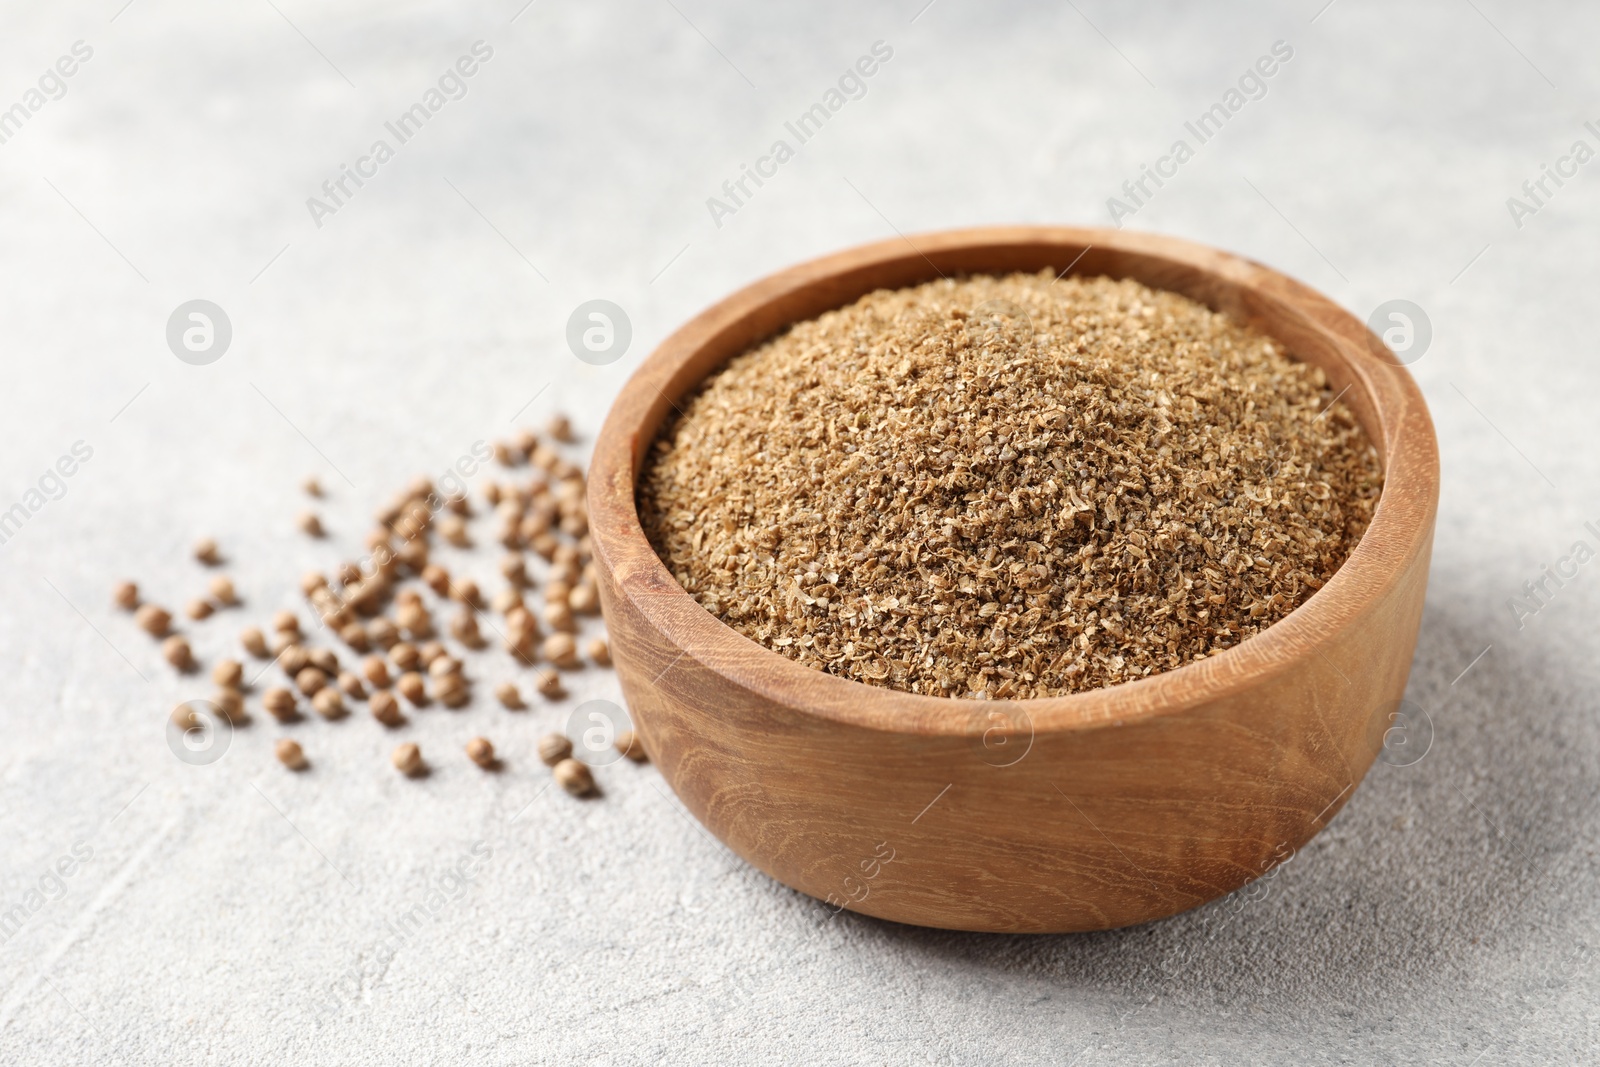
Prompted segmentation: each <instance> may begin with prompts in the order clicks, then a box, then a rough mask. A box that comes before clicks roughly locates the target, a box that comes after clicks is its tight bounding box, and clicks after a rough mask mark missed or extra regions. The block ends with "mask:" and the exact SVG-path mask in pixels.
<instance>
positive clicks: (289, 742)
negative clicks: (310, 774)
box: [272, 737, 306, 771]
mask: <svg viewBox="0 0 1600 1067" xmlns="http://www.w3.org/2000/svg"><path fill="white" fill-rule="evenodd" d="M272 750H273V751H274V752H275V753H277V755H278V762H279V763H282V764H283V765H284V766H285V767H287V768H289V769H290V770H291V771H302V770H305V768H306V754H305V752H304V751H303V750H302V749H301V748H300V742H298V741H296V740H295V739H294V738H292V737H280V738H278V743H277V744H276V745H274V746H273V748H272Z"/></svg>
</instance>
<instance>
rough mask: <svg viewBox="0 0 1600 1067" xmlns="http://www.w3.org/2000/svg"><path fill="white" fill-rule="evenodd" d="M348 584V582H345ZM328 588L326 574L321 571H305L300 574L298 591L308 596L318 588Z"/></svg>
mask: <svg viewBox="0 0 1600 1067" xmlns="http://www.w3.org/2000/svg"><path fill="white" fill-rule="evenodd" d="M345 584H346V585H349V584H350V583H349V582H346V583H345ZM326 588H328V576H327V575H325V574H323V573H322V572H321V571H306V572H305V573H304V574H302V575H301V576H300V592H302V593H304V594H305V595H306V596H310V595H311V594H312V593H315V592H316V591H317V590H318V589H326Z"/></svg>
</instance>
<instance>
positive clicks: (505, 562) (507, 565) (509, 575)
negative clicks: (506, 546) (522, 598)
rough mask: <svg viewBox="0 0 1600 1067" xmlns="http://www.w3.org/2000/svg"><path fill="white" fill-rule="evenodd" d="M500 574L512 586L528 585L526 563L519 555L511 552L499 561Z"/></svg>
mask: <svg viewBox="0 0 1600 1067" xmlns="http://www.w3.org/2000/svg"><path fill="white" fill-rule="evenodd" d="M500 574H501V575H502V576H503V577H504V578H505V580H506V581H508V582H510V583H511V584H512V585H514V586H524V585H527V584H528V563H527V561H526V560H524V559H523V558H522V555H521V553H517V552H513V553H511V554H509V555H507V556H505V557H503V558H502V559H501V560H500Z"/></svg>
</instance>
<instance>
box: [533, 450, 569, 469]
mask: <svg viewBox="0 0 1600 1067" xmlns="http://www.w3.org/2000/svg"><path fill="white" fill-rule="evenodd" d="M528 458H529V459H530V460H531V461H532V462H533V465H534V466H535V467H538V468H539V469H540V470H545V471H549V470H554V469H555V466H556V464H557V463H560V462H561V456H560V454H559V453H557V452H556V450H555V449H553V448H551V447H550V446H549V445H540V446H539V447H538V448H535V449H534V450H533V455H531V456H529V457H528Z"/></svg>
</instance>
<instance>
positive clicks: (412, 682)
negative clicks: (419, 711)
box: [394, 671, 428, 708]
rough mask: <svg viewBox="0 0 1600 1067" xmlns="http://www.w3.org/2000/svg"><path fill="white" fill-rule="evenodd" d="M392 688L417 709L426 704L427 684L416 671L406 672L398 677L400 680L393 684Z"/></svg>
mask: <svg viewBox="0 0 1600 1067" xmlns="http://www.w3.org/2000/svg"><path fill="white" fill-rule="evenodd" d="M394 687H395V689H396V690H398V691H399V693H400V695H401V696H403V697H405V698H406V699H407V700H409V701H411V703H412V704H414V705H415V706H417V707H419V708H420V707H421V706H422V705H424V704H426V703H427V702H428V686H427V683H426V682H424V681H423V680H422V675H420V674H418V673H417V672H416V671H406V672H405V673H404V674H402V675H401V676H400V680H399V681H397V682H395V683H394Z"/></svg>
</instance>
